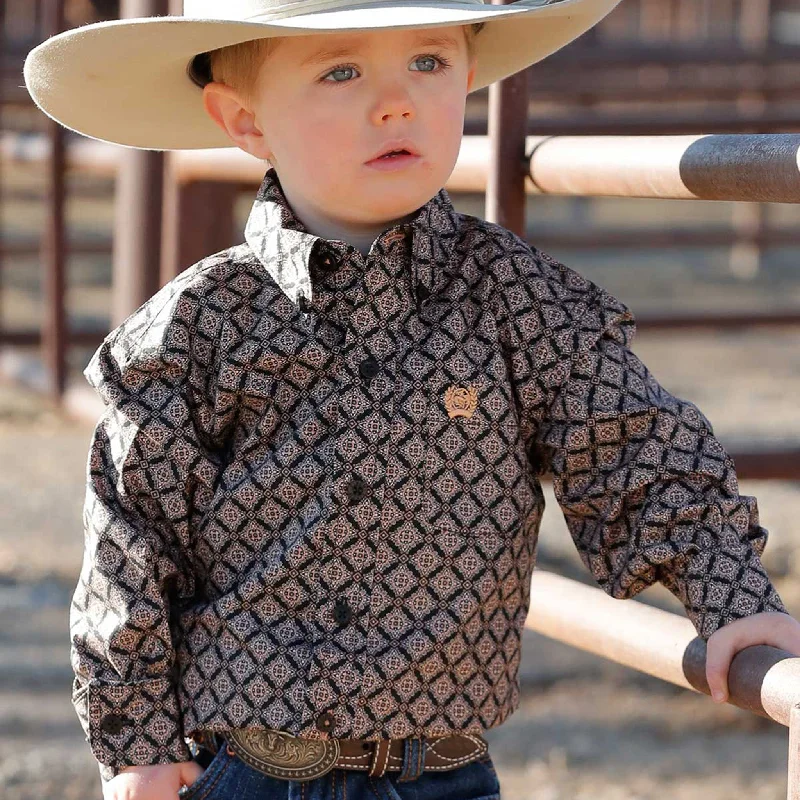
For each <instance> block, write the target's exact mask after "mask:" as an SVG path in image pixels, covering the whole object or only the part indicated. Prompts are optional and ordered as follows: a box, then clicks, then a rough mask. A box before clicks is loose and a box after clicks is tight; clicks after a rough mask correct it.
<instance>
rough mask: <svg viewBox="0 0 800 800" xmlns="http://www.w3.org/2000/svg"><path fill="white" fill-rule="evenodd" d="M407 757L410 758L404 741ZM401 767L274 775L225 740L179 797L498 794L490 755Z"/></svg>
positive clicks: (269, 799) (418, 799)
mask: <svg viewBox="0 0 800 800" xmlns="http://www.w3.org/2000/svg"><path fill="white" fill-rule="evenodd" d="M404 759H405V763H406V764H410V763H413V762H412V761H411V760H410V751H409V747H408V746H407V747H406V754H405V757H404ZM402 774H403V773H402V772H398V771H392V772H386V773H384V775H383V776H382V777H380V778H377V777H372V776H370V775H369V774H368V773H367V772H366V770H354V769H332V770H330V771H329V772H327V773H325V774H324V775H322V776H321V777H319V778H314V779H313V780H308V781H292V780H283V779H281V778H273V777H271V776H269V775H264V773H262V772H259V771H258V770H256V769H253V768H252V767H250V766H248V765H247V764H245V763H244V762H243V761H241V760H240V759H239V758H237V757H236V756H234V755H231V754H230V752H229V751H228V748H227V747H225V746H224V745H223V746H222V747H220V748H219V751H218V752H217V754H216V755H215V756H214V758H213V759H212V761H211V763H210V764H209V765H208V767H207V768H206V771H205V772H204V773H203V774H202V775H201V776H200V778H198V780H197V781H195V783H193V784H192V785H191V786H190V787H189V788H188V789H187V790H185V791H182V792H181V794H180V795H179V796H180V798H181V800H500V782H499V780H498V778H497V772H496V771H495V768H494V764H493V762H492V758H491V755H490V754H489V753H488V752H487V753H485V754H484V755H483V756H481V757H480V758H479V759H477V760H476V761H471V762H470V763H469V764H465V765H464V766H462V767H457V768H456V769H452V770H445V771H442V772H438V771H437V772H434V771H425V770H423V772H422V773H421V774H420V775H419V776H418V777H417V778H414V779H413V780H406V781H402V782H398V780H397V779H398V777H400V776H401V775H402Z"/></svg>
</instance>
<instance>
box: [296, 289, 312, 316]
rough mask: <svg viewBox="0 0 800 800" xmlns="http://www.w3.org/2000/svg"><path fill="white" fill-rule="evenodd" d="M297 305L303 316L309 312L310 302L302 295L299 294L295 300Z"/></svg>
mask: <svg viewBox="0 0 800 800" xmlns="http://www.w3.org/2000/svg"><path fill="white" fill-rule="evenodd" d="M297 305H298V306H299V307H300V310H301V311H302V312H303V313H304V314H307V313H308V312H309V311H310V310H311V301H310V300H309V299H308V298H307V297H306V296H305V295H304V294H301V295H300V297H299V298H298V299H297Z"/></svg>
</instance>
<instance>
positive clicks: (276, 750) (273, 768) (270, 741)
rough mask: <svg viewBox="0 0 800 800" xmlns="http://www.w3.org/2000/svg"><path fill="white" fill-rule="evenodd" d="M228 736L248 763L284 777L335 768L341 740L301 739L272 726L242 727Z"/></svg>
mask: <svg viewBox="0 0 800 800" xmlns="http://www.w3.org/2000/svg"><path fill="white" fill-rule="evenodd" d="M225 738H226V739H227V742H228V745H229V746H230V748H231V750H233V752H234V753H236V755H237V756H239V758H240V759H241V760H242V761H244V762H245V764H249V765H250V766H251V767H253V768H254V769H257V770H259V772H263V773H264V774H265V775H270V776H272V777H273V778H282V779H283V780H295V781H307V780H311V779H312V778H318V777H320V776H321V775H324V774H325V773H326V772H329V771H330V770H331V769H333V765H334V764H335V763H336V760H337V759H338V758H339V752H340V748H339V740H338V739H325V740H323V739H301V738H300V737H298V736H293V735H292V734H291V733H286V732H285V731H277V730H274V729H272V728H258V729H256V728H240V729H238V730H234V731H228V732H227V733H226V735H225Z"/></svg>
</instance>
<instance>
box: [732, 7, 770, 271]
mask: <svg viewBox="0 0 800 800" xmlns="http://www.w3.org/2000/svg"><path fill="white" fill-rule="evenodd" d="M771 17H772V14H771V8H770V0H748V2H747V3H742V6H741V9H740V11H739V24H738V28H737V35H738V37H739V41H740V42H741V44H742V45H744V47H745V48H746V49H747V50H748V51H750V52H751V53H761V52H763V51H764V50H765V49H766V48H767V47H768V46H769V28H770V19H771ZM756 70H757V73H756V74H757V75H758V82H759V84H760V85H761V86H763V85H764V82H765V79H766V69H765V68H764V66H763V65H762V66H759V67H757V68H756ZM766 107H767V100H766V97H765V96H764V92H763V91H760V90H759V89H758V88H755V89H752V90H746V91H743V92H742V93H741V94H740V95H739V96H738V98H737V99H736V108H737V110H739V111H741V112H742V113H743V114H747V113H749V114H753V115H757V114H758V113H763V111H764V110H765V109H766ZM731 217H732V219H731V222H732V226H733V229H734V231H735V232H736V234H737V236H736V241H735V242H734V243H733V246H732V247H731V249H730V252H729V254H728V266H729V268H730V271H731V272H732V273H733V274H734V275H736V276H737V277H739V278H744V279H746V280H752V279H753V278H755V277H756V276H757V275H758V273H759V271H760V269H761V255H762V253H761V246H760V245H759V242H758V239H759V237H760V236H761V233H762V232H763V230H764V227H765V219H766V208H765V207H764V204H763V203H734V205H733V209H732V214H731Z"/></svg>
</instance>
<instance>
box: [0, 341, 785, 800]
mask: <svg viewBox="0 0 800 800" xmlns="http://www.w3.org/2000/svg"><path fill="white" fill-rule="evenodd" d="M799 344H800V333H796V332H791V331H778V330H774V331H771V332H768V333H767V332H764V333H756V332H752V331H751V332H749V333H747V332H743V333H741V334H737V335H733V334H726V335H719V334H713V335H712V334H698V333H695V334H689V333H684V334H672V335H670V337H669V338H666V337H664V336H663V335H656V334H647V335H645V334H640V337H639V343H638V347H637V348H636V349H637V352H638V353H639V355H640V356H641V357H642V358H643V359H644V360H645V362H646V363H648V365H650V367H651V369H652V370H653V372H654V373H655V374H656V375H657V376H658V377H659V379H660V380H661V381H662V383H664V385H665V386H667V387H668V388H670V389H671V390H672V391H674V392H679V390H680V392H683V396H685V397H688V398H690V399H692V400H694V401H695V402H697V403H698V405H700V407H701V408H702V409H703V410H704V412H706V414H707V415H708V416H709V418H710V420H711V421H712V423H713V424H714V426H715V430H716V432H717V433H718V435H719V436H720V437H721V439H722V440H723V443H725V444H726V446H727V445H729V444H732V443H736V444H737V445H740V446H743V445H742V443H745V444H749V446H755V445H756V444H757V443H762V444H763V443H765V442H769V443H770V444H771V445H773V446H777V445H792V444H795V445H796V442H797V440H798V439H800V421H798V418H797V415H796V414H794V413H793V412H794V408H795V400H794V398H796V397H797V396H798V393H799V390H800V347H798V345H799ZM676 353H679V354H680V353H685V354H687V357H685V358H683V357H681V358H676V357H675V354H676ZM689 353H691V356H692V357H691V358H689V357H688V354H689ZM731 359H735V360H736V363H737V364H738V366H739V367H740V368H741V369H740V370H739V371H738V372H739V374H738V377H737V376H735V375H729V374H728V373H727V372H726V371H724V370H722V369H720V370H719V373H718V374H717V373H715V372H714V370H713V369H710V367H711V366H712V365H724V364H726V363H731V361H730V360H731ZM743 374H747V375H748V376H749V377H748V379H747V380H742V375H743ZM90 435H91V424H90V423H89V422H86V421H84V422H80V421H76V420H70V419H67V418H63V417H61V416H60V415H58V414H57V413H55V412H54V411H53V410H52V409H51V408H50V407H49V405H48V403H47V402H46V401H45V400H43V399H42V397H40V396H38V395H36V394H33V393H31V392H29V391H26V390H24V389H21V388H20V387H19V386H14V385H12V384H9V383H0V465H2V466H0V515H2V525H0V731H2V733H3V736H1V737H0V796H1V797H3V798H4V800H56V799H58V800H72V799H73V798H74V799H75V800H77V799H78V798H81V800H92V799H93V798H99V797H100V792H99V783H98V777H97V772H96V767H95V764H94V762H93V760H92V758H91V756H90V753H89V749H88V746H87V745H86V743H85V742H84V740H83V736H82V731H81V729H80V727H79V725H78V722H77V719H76V717H75V715H74V712H73V710H72V706H71V704H70V702H69V684H70V680H71V672H70V667H69V661H68V627H67V615H68V602H69V596H70V593H71V591H72V588H73V587H74V584H75V581H76V578H77V573H78V569H79V566H80V559H81V555H82V530H81V505H82V492H83V480H84V467H85V459H86V453H87V447H88V442H89V437H90ZM544 488H545V493H546V497H547V499H548V507H547V511H546V514H545V520H544V523H543V528H542V534H541V539H540V561H539V565H540V566H541V567H542V568H544V569H550V570H553V571H556V572H560V573H562V574H566V575H569V576H570V577H574V578H575V579H577V580H581V581H583V582H587V583H590V579H589V578H588V573H587V572H586V571H585V569H584V568H583V565H582V564H581V563H580V561H579V559H578V557H577V552H576V551H575V549H574V547H573V545H572V542H571V540H570V539H569V536H568V533H567V531H566V527H565V525H564V523H563V517H561V516H560V511H559V509H558V506H557V504H556V502H555V499H554V497H553V495H552V492H551V489H550V486H549V484H545V487H544ZM741 491H742V492H743V493H748V494H753V495H755V496H756V497H758V499H759V508H760V511H761V517H762V523H763V524H764V525H765V526H766V527H767V528H768V529H769V530H770V542H769V544H768V546H767V552H766V554H765V558H764V562H765V564H766V565H767V568H768V569H769V571H770V574H771V575H772V576H773V578H774V580H775V582H776V584H777V586H778V589H779V591H780V592H781V594H782V596H783V597H784V600H785V602H786V603H787V605H789V607H790V610H792V611H793V613H795V614H797V613H798V612H800V582H798V580H797V577H798V573H799V572H800V531H798V530H797V528H796V526H795V525H794V520H795V519H796V517H797V515H798V511H800V484H798V483H797V482H781V481H742V482H741ZM639 599H640V600H641V601H642V602H648V603H654V604H656V605H659V606H661V607H662V608H667V609H669V610H672V611H675V612H676V613H682V609H681V608H680V607H679V605H678V603H677V601H676V600H675V599H674V598H672V596H671V595H669V593H668V592H667V591H666V590H664V589H663V587H660V586H656V587H652V588H651V589H648V590H647V591H646V592H645V593H644V594H643V595H640V596H639ZM627 602H638V600H637V601H627ZM532 613H535V609H532ZM523 653H524V658H523V668H522V688H523V697H522V702H521V706H520V708H519V709H518V711H517V712H516V713H515V714H513V715H512V716H511V717H510V718H509V719H508V720H507V721H506V722H505V723H504V724H503V725H501V726H499V727H498V728H495V729H493V730H490V731H489V732H488V733H487V739H488V740H489V742H490V748H491V752H492V754H493V756H494V759H495V763H496V765H497V767H498V772H499V775H500V781H501V788H502V796H503V798H504V800H583V799H585V800H589V799H590V798H591V800H634V799H635V800H650V799H651V798H652V800H655V798H659V800H661V799H662V798H665V797H669V798H671V799H672V800H694V798H703V800H723V798H724V800H729V798H731V797H747V798H753V799H754V800H779V798H784V797H785V796H786V759H787V744H788V733H787V729H786V728H784V727H783V726H781V725H779V724H777V723H774V722H772V721H770V720H765V719H763V718H760V717H757V716H755V715H753V714H750V713H748V712H746V711H743V710H740V709H738V708H735V707H733V706H723V707H719V706H717V705H716V704H714V703H713V702H712V701H711V700H710V699H709V698H707V697H706V696H704V695H699V694H696V693H694V692H691V691H687V690H684V689H680V688H678V687H675V686H672V685H671V684H667V683H664V682H661V681H659V680H657V679H655V678H651V677H649V676H647V675H644V674H642V673H638V672H636V671H634V670H631V669H629V668H626V667H622V666H619V665H616V664H614V663H612V662H608V661H604V660H603V659H600V658H598V657H595V656H593V655H590V654H587V653H583V652H581V651H579V650H575V649H573V648H570V647H567V646H565V645H562V644H560V643H558V642H556V641H553V640H550V639H547V638H546V637H543V636H540V635H538V634H536V633H534V632H532V631H531V632H528V633H527V634H526V640H525V643H524V647H523Z"/></svg>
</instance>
